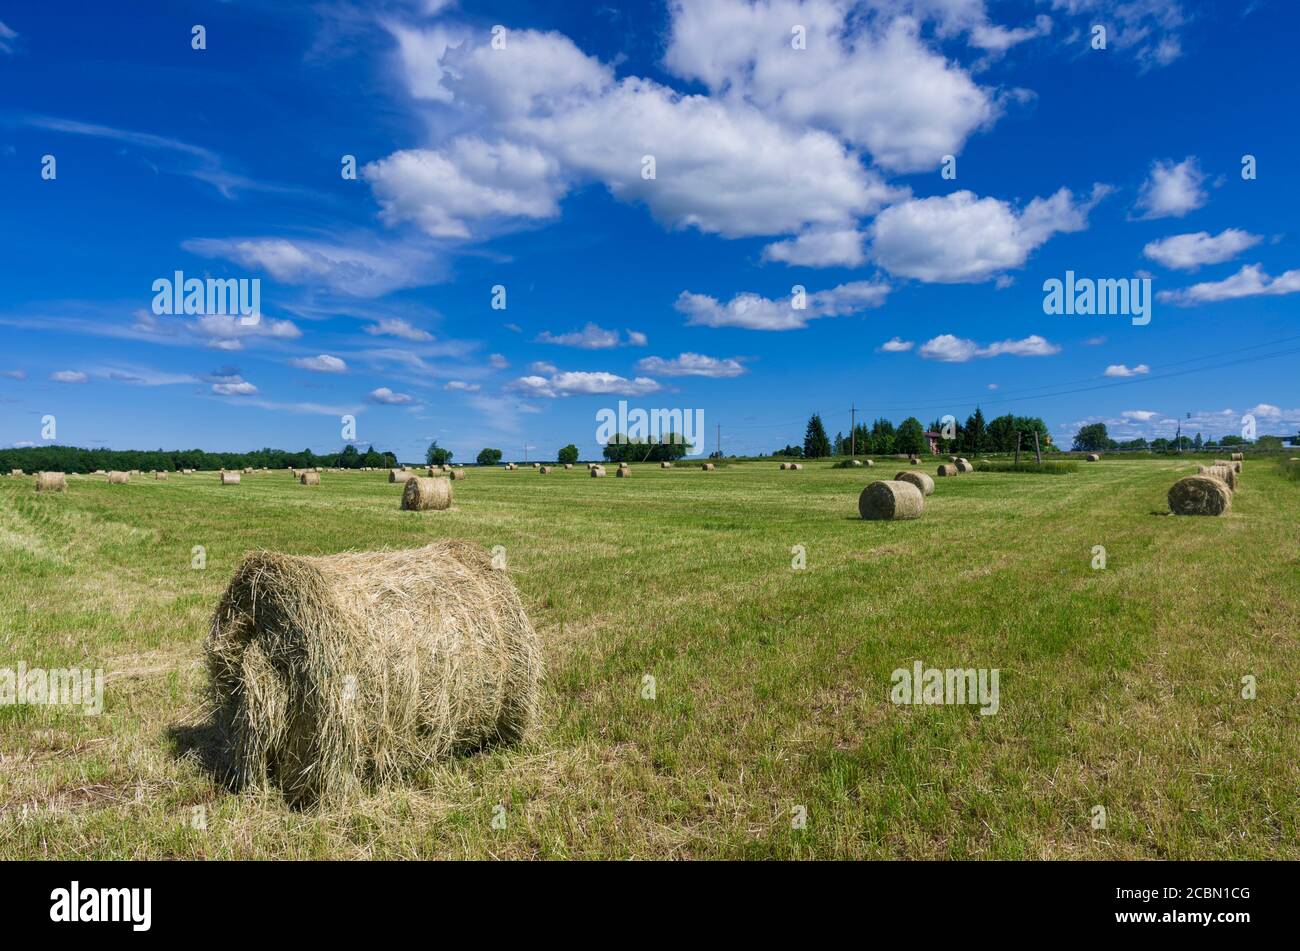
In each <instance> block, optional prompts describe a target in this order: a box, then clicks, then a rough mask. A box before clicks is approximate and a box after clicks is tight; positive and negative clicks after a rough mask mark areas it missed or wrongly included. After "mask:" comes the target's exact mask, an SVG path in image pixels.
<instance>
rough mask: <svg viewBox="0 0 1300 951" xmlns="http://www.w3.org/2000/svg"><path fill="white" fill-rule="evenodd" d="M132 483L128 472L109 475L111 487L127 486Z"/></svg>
mask: <svg viewBox="0 0 1300 951" xmlns="http://www.w3.org/2000/svg"><path fill="white" fill-rule="evenodd" d="M130 481H131V475H130V473H127V472H110V473H109V474H108V484H109V485H126V484H127V483H128V482H130Z"/></svg>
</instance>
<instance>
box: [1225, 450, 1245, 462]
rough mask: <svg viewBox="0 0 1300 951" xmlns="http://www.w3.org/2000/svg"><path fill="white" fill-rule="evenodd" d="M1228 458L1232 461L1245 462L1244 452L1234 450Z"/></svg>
mask: <svg viewBox="0 0 1300 951" xmlns="http://www.w3.org/2000/svg"><path fill="white" fill-rule="evenodd" d="M1228 458H1229V459H1231V460H1232V461H1233V462H1245V461H1246V454H1245V453H1244V452H1234V453H1233V454H1232V455H1230V456H1229V457H1228Z"/></svg>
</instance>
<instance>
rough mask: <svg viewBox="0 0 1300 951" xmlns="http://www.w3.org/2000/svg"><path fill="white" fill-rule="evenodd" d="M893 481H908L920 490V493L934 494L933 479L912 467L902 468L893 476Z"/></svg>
mask: <svg viewBox="0 0 1300 951" xmlns="http://www.w3.org/2000/svg"><path fill="white" fill-rule="evenodd" d="M894 481H895V482H910V483H912V485H914V486H916V487H917V488H918V489H920V490H921V494H922V495H933V494H934V480H933V479H931V478H930V477H929V476H928V475H926V474H925V473H924V472H917V471H914V470H912V469H904V470H903V471H902V472H900V473H898V475H896V476H894Z"/></svg>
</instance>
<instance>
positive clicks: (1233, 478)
mask: <svg viewBox="0 0 1300 951" xmlns="http://www.w3.org/2000/svg"><path fill="white" fill-rule="evenodd" d="M1196 473H1197V475H1208V476H1213V477H1214V478H1216V479H1219V480H1220V481H1222V482H1226V483H1227V485H1228V488H1230V489H1232V491H1233V492H1236V491H1237V471H1236V470H1235V469H1233V468H1232V466H1228V465H1222V466H1197V467H1196Z"/></svg>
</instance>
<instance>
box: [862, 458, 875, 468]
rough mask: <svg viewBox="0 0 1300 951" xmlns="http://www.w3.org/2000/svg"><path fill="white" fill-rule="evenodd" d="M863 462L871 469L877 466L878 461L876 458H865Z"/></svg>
mask: <svg viewBox="0 0 1300 951" xmlns="http://www.w3.org/2000/svg"><path fill="white" fill-rule="evenodd" d="M862 464H863V465H864V466H866V467H867V468H868V469H870V468H872V467H874V466H875V464H876V461H875V460H874V459H863V460H862Z"/></svg>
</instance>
